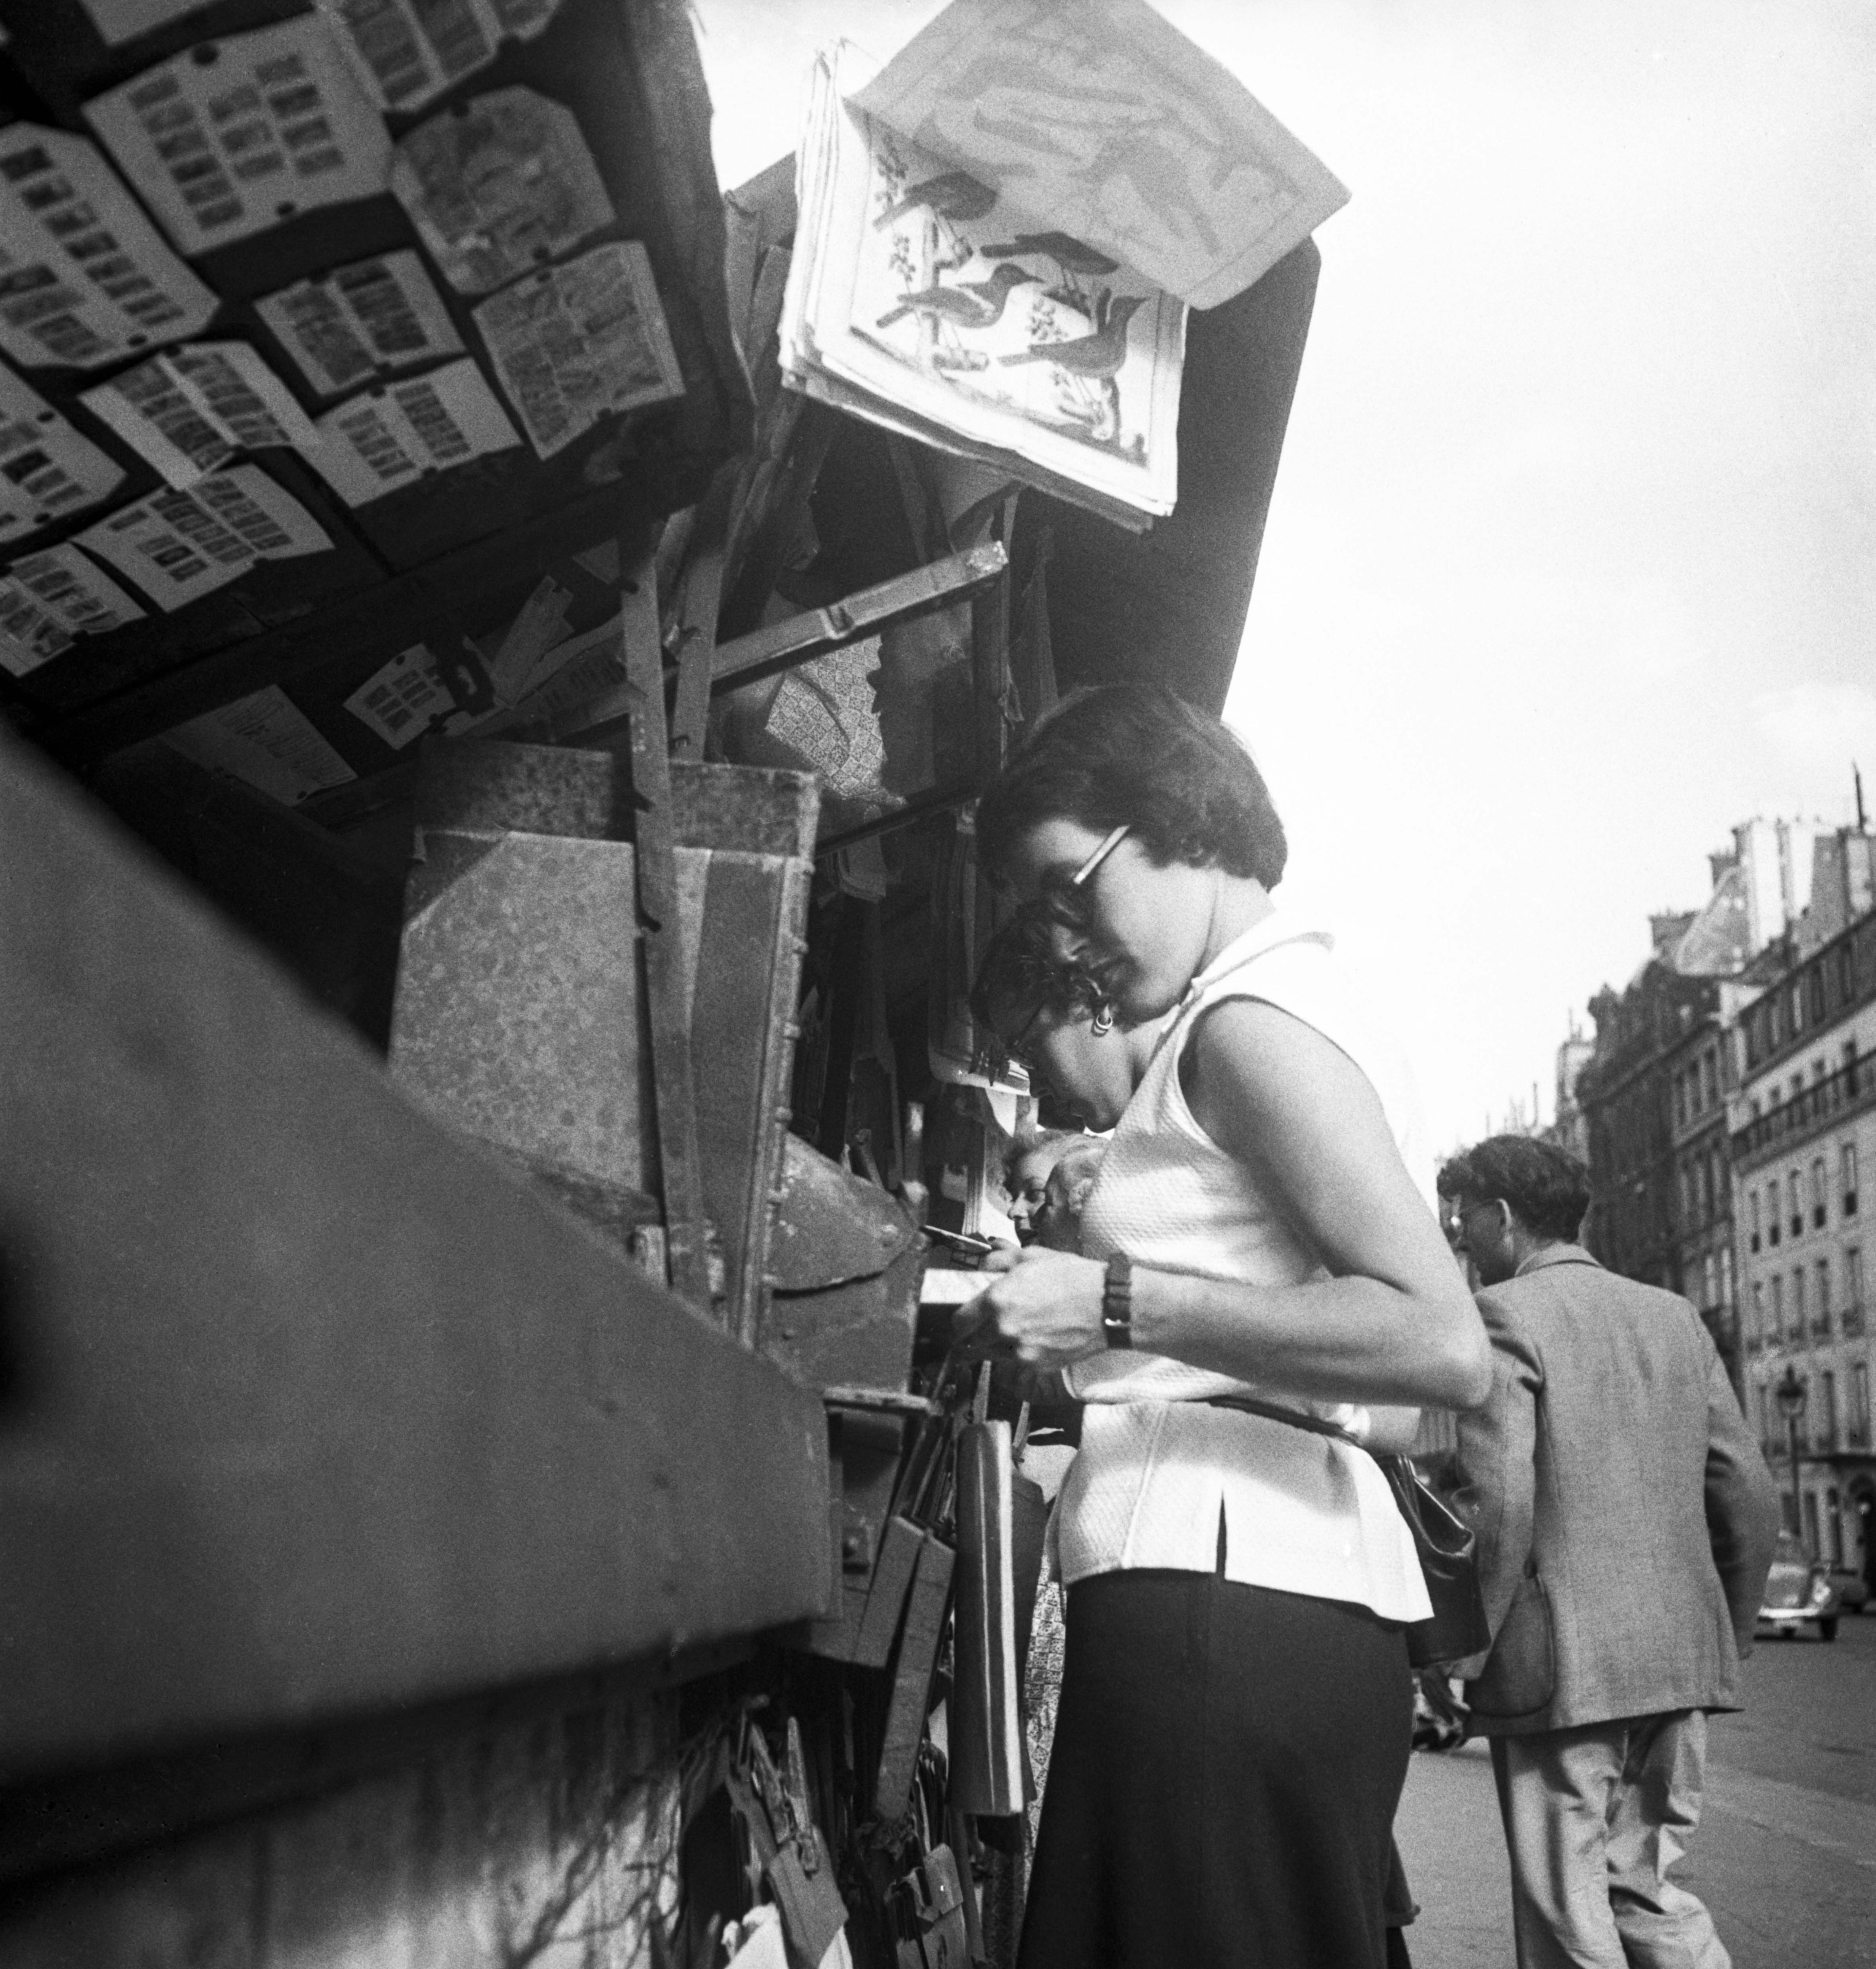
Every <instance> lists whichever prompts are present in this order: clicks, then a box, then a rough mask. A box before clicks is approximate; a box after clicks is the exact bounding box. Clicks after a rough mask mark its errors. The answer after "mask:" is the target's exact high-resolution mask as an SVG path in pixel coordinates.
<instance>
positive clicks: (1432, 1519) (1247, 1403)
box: [1205, 1395, 1476, 1559]
mask: <svg viewBox="0 0 1876 1969" xmlns="http://www.w3.org/2000/svg"><path fill="white" fill-rule="evenodd" d="M1205 1406H1207V1408H1214V1409H1238V1410H1239V1411H1240V1412H1242V1413H1243V1414H1246V1415H1255V1416H1264V1417H1265V1418H1266V1419H1268V1420H1269V1421H1271V1422H1285V1423H1287V1424H1288V1426H1290V1427H1291V1429H1307V1431H1308V1432H1309V1433H1310V1434H1311V1435H1327V1436H1330V1437H1333V1439H1335V1441H1337V1442H1346V1443H1347V1444H1348V1445H1349V1446H1350V1447H1351V1448H1355V1449H1359V1450H1362V1451H1364V1452H1366V1454H1367V1455H1369V1456H1372V1458H1374V1460H1375V1462H1377V1463H1378V1464H1379V1465H1380V1466H1381V1471H1382V1475H1383V1476H1385V1478H1387V1480H1388V1488H1389V1489H1390V1490H1391V1491H1392V1492H1393V1493H1394V1501H1395V1504H1396V1505H1397V1506H1398V1507H1399V1510H1400V1513H1401V1516H1403V1517H1404V1518H1405V1519H1406V1520H1407V1523H1408V1529H1409V1530H1410V1531H1411V1532H1412V1533H1413V1535H1414V1542H1415V1543H1416V1544H1417V1545H1418V1546H1419V1547H1420V1548H1421V1552H1422V1553H1423V1554H1424V1553H1427V1552H1437V1553H1440V1555H1443V1557H1446V1558H1448V1559H1454V1558H1460V1557H1464V1556H1469V1555H1470V1554H1471V1552H1473V1548H1474V1545H1475V1542H1476V1541H1475V1535H1474V1533H1473V1529H1472V1527H1471V1526H1469V1524H1467V1523H1466V1522H1465V1520H1463V1518H1461V1517H1460V1516H1459V1514H1458V1513H1456V1511H1455V1510H1453V1507H1452V1506H1451V1505H1450V1504H1447V1501H1446V1500H1445V1499H1444V1498H1443V1497H1440V1494H1438V1492H1437V1491H1435V1490H1434V1488H1433V1487H1432V1486H1431V1485H1430V1484H1429V1483H1428V1482H1427V1480H1426V1478H1424V1476H1423V1475H1422V1474H1421V1471H1420V1469H1419V1467H1418V1465H1416V1464H1415V1462H1414V1459H1413V1458H1411V1456H1405V1455H1401V1454H1400V1453H1398V1452H1395V1451H1392V1450H1379V1449H1371V1448H1369V1446H1368V1445H1367V1444H1366V1443H1365V1442H1362V1441H1361V1440H1360V1439H1359V1438H1358V1437H1356V1436H1353V1435H1349V1432H1348V1431H1347V1430H1346V1429H1338V1428H1337V1426H1336V1425H1335V1424H1334V1423H1333V1422H1324V1420H1323V1419H1322V1418H1321V1416H1313V1415H1308V1414H1306V1413H1304V1412H1303V1411H1302V1410H1301V1409H1286V1408H1285V1407H1284V1406H1282V1405H1281V1403H1277V1402H1260V1401H1259V1400H1258V1399H1257V1398H1256V1396H1254V1395H1210V1396H1207V1397H1206V1401H1205Z"/></svg>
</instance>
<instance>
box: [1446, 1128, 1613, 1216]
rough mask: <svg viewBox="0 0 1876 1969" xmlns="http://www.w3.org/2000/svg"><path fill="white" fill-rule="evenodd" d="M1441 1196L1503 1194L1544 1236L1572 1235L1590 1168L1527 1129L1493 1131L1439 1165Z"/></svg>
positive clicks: (1486, 1199) (1470, 1199)
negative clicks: (1520, 1132) (1536, 1138)
mask: <svg viewBox="0 0 1876 1969" xmlns="http://www.w3.org/2000/svg"><path fill="white" fill-rule="evenodd" d="M1436 1187H1437V1189H1438V1190H1439V1192H1440V1195H1442V1196H1455V1197H1458V1198H1460V1199H1462V1200H1463V1201H1464V1202H1467V1203H1493V1202H1497V1201H1498V1200H1499V1199H1500V1198H1501V1197H1502V1199H1504V1200H1505V1202H1507V1203H1508V1204H1509V1205H1511V1211H1512V1214H1513V1215H1515V1216H1516V1217H1517V1218H1518V1221H1520V1222H1521V1224H1523V1225H1524V1227H1525V1228H1526V1229H1527V1230H1529V1231H1534V1232H1536V1234H1537V1236H1539V1237H1540V1238H1566V1239H1570V1238H1574V1237H1575V1236H1576V1233H1577V1231H1578V1230H1579V1229H1580V1228H1581V1227H1582V1224H1583V1215H1584V1213H1585V1212H1586V1211H1587V1210H1588V1209H1589V1171H1588V1170H1587V1169H1585V1168H1584V1167H1583V1164H1582V1163H1580V1162H1579V1161H1577V1160H1576V1157H1575V1156H1573V1155H1571V1154H1570V1153H1568V1152H1567V1150H1563V1149H1560V1148H1558V1147H1556V1146H1555V1145H1554V1143H1550V1142H1538V1141H1534V1140H1532V1139H1531V1137H1529V1136H1528V1135H1491V1136H1488V1137H1486V1140H1484V1141H1482V1142H1481V1143H1479V1144H1478V1146H1477V1147H1475V1148H1470V1149H1467V1150H1464V1151H1463V1152H1462V1153H1460V1154H1459V1155H1456V1156H1453V1159H1452V1160H1451V1161H1450V1162H1449V1163H1447V1164H1446V1165H1445V1166H1444V1167H1443V1168H1442V1169H1441V1170H1440V1176H1439V1181H1438V1183H1437V1186H1436Z"/></svg>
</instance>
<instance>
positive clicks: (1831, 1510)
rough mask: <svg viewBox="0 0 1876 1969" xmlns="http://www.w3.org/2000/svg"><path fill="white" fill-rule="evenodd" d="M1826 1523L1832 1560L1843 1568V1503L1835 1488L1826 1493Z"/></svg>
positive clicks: (1837, 1566) (1832, 1562)
mask: <svg viewBox="0 0 1876 1969" xmlns="http://www.w3.org/2000/svg"><path fill="white" fill-rule="evenodd" d="M1824 1525H1825V1529H1826V1530H1827V1531H1828V1532H1829V1534H1830V1562H1831V1564H1832V1565H1833V1566H1835V1567H1836V1568H1839V1570H1841V1569H1842V1565H1843V1504H1842V1500H1840V1499H1839V1497H1838V1495H1837V1493H1836V1491H1835V1489H1834V1488H1833V1489H1831V1490H1829V1491H1826V1492H1825V1493H1824Z"/></svg>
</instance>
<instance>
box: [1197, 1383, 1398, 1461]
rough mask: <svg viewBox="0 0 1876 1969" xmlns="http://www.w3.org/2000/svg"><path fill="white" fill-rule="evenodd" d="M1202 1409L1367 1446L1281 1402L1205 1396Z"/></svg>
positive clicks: (1344, 1431) (1347, 1433)
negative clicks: (1236, 1413) (1233, 1412)
mask: <svg viewBox="0 0 1876 1969" xmlns="http://www.w3.org/2000/svg"><path fill="white" fill-rule="evenodd" d="M1204 1406H1206V1407H1207V1408H1208V1409H1237V1410H1238V1411H1239V1413H1240V1414H1243V1415H1254V1416H1263V1417H1264V1418H1265V1420H1266V1421H1268V1422H1287V1423H1288V1425H1289V1426H1290V1427H1291V1429H1307V1430H1308V1431H1309V1432H1310V1434H1311V1435H1329V1436H1333V1437H1334V1439H1336V1441H1337V1442H1346V1443H1349V1444H1351V1445H1353V1447H1354V1448H1357V1449H1365V1448H1366V1447H1367V1445H1366V1443H1364V1442H1362V1441H1361V1440H1360V1439H1359V1437H1356V1436H1353V1435H1349V1432H1348V1431H1347V1430H1346V1429H1343V1428H1340V1426H1337V1424H1336V1423H1334V1422H1324V1420H1323V1419H1322V1417H1321V1416H1313V1415H1309V1414H1307V1413H1304V1411H1303V1410H1301V1409H1286V1408H1285V1407H1284V1406H1282V1404H1281V1403H1278V1402H1260V1401H1259V1400H1258V1399H1257V1397H1256V1396H1255V1395H1207V1396H1206V1397H1205V1402H1204Z"/></svg>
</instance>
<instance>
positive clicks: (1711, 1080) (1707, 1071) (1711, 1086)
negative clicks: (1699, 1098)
mask: <svg viewBox="0 0 1876 1969" xmlns="http://www.w3.org/2000/svg"><path fill="white" fill-rule="evenodd" d="M1700 1092H1701V1093H1702V1094H1703V1095H1704V1096H1705V1097H1706V1105H1707V1106H1708V1107H1709V1108H1711V1107H1712V1105H1713V1104H1714V1102H1715V1101H1717V1100H1718V1099H1719V1054H1718V1053H1715V1052H1713V1051H1712V1049H1709V1050H1708V1051H1707V1052H1706V1053H1703V1054H1702V1055H1701V1056H1700Z"/></svg>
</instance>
